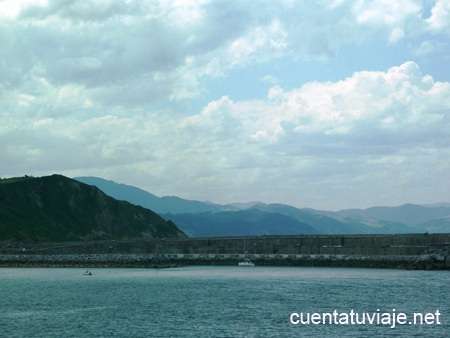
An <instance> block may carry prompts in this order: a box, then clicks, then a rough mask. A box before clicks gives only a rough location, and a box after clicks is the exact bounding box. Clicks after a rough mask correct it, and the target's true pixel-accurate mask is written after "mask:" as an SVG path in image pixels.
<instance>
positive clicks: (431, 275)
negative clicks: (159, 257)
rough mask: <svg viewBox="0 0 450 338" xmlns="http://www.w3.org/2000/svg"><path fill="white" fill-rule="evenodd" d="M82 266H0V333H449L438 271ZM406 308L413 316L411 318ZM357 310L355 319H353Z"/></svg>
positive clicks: (444, 279)
mask: <svg viewBox="0 0 450 338" xmlns="http://www.w3.org/2000/svg"><path fill="white" fill-rule="evenodd" d="M91 272H92V275H90V276H88V275H84V270H83V269H77V268H67V269H66V268H53V269H51V268H37V269H34V268H1V269H0V336H1V337H46V338H48V337H266V338H267V337H450V295H449V280H450V273H449V272H448V271H407V270H388V269H351V268H307V267H289V268H287V267H253V268H252V267H237V266H236V267H234V266H233V267H183V268H173V269H92V270H91ZM352 313H353V315H352ZM401 313H403V314H404V316H405V317H406V319H405V318H404V317H403V316H401V318H403V319H404V320H400V322H401V324H399V323H398V322H397V321H396V320H394V318H395V315H397V316H398V315H399V314H401ZM415 313H419V315H417V321H419V319H420V315H422V322H420V323H419V322H413V319H414V317H413V316H415ZM324 314H327V315H326V316H325V322H323V321H322V319H324V317H323V315H324ZM357 315H358V318H356V316H357ZM366 315H367V317H364V318H365V319H366V322H365V323H364V324H361V323H359V324H358V323H356V319H358V320H359V322H361V319H362V318H363V316H366ZM389 317H390V318H391V320H390V321H389V320H388V318H389ZM381 319H383V320H384V322H382V321H381ZM424 319H426V321H424ZM368 320H371V322H370V323H369V322H368ZM394 324H395V325H394Z"/></svg>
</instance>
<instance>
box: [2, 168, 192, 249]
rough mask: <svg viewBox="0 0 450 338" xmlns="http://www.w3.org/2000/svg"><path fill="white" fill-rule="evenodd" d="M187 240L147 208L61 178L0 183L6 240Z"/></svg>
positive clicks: (56, 176)
mask: <svg viewBox="0 0 450 338" xmlns="http://www.w3.org/2000/svg"><path fill="white" fill-rule="evenodd" d="M146 237H147V238H166V237H175V238H178V237H180V238H184V237H186V235H185V234H184V233H183V232H182V231H180V230H179V229H178V228H177V227H176V226H175V224H173V223H172V222H168V221H166V220H164V219H163V218H162V217H160V216H159V215H157V214H156V213H154V212H153V211H150V210H148V209H146V208H143V207H141V206H136V205H133V204H130V203H129V202H125V201H117V200H115V199H114V198H112V197H110V196H108V195H106V194H105V193H103V192H102V191H101V190H100V189H98V188H96V187H93V186H92V185H87V184H84V183H81V182H79V181H76V180H73V179H70V178H67V177H64V176H61V175H52V176H45V177H39V178H34V177H27V176H26V177H20V178H11V179H0V241H16V242H17V241H19V242H42V241H59V242H63V241H74V240H86V239H122V238H146Z"/></svg>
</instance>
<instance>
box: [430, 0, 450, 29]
mask: <svg viewBox="0 0 450 338" xmlns="http://www.w3.org/2000/svg"><path fill="white" fill-rule="evenodd" d="M427 23H428V24H429V28H430V30H431V31H433V32H435V33H440V32H442V33H446V34H450V2H449V1H447V0H437V1H436V4H435V6H434V7H433V9H432V10H431V16H430V17H429V18H428V19H427Z"/></svg>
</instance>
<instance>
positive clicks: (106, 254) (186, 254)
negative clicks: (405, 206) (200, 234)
mask: <svg viewBox="0 0 450 338" xmlns="http://www.w3.org/2000/svg"><path fill="white" fill-rule="evenodd" d="M449 248H450V234H401V235H395V234H393V235H304V236H303V235H300V236H256V237H220V238H193V239H150V240H121V241H94V242H90V241H85V242H76V243H75V242H68V243H46V244H45V243H41V244H35V245H30V244H19V243H14V244H13V243H9V244H8V243H3V245H2V246H1V248H0V266H91V267H93V266H118V267H127V266H129V267H158V266H178V265H234V264H237V262H238V261H239V260H241V259H243V258H250V259H252V260H253V261H254V262H255V263H256V264H257V265H293V266H355V267H387V268H414V269H450V249H449Z"/></svg>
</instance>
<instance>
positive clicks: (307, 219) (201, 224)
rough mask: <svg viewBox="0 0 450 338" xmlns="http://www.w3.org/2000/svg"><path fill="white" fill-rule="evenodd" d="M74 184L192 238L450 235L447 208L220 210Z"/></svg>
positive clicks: (253, 206)
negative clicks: (137, 208)
mask: <svg viewBox="0 0 450 338" xmlns="http://www.w3.org/2000/svg"><path fill="white" fill-rule="evenodd" d="M75 179H76V180H78V181H80V182H83V183H86V184H91V185H95V186H97V187H98V188H99V189H101V190H102V191H103V192H105V193H106V194H108V195H110V196H112V197H114V198H116V199H118V200H126V201H128V202H130V203H133V204H137V205H141V206H143V207H145V208H148V209H151V210H153V211H155V212H156V213H158V214H160V215H161V216H162V217H163V218H165V219H167V220H169V219H170V220H172V221H173V222H174V223H175V224H176V225H177V226H178V227H179V228H180V229H182V230H183V231H184V232H185V233H186V234H188V235H189V236H191V237H213V236H244V235H255V236H257V235H264V234H266V235H275V234H279V235H281V234H286V235H288V234H292V235H295V234H383V233H386V234H390V233H418V232H426V231H428V232H442V233H443V232H450V204H449V203H438V204H433V205H414V204H405V205H402V206H398V207H373V208H368V209H348V210H341V211H337V212H330V211H321V210H314V209H300V208H295V207H293V206H289V205H284V204H264V203H260V202H251V203H233V204H227V205H220V204H212V203H206V202H201V201H193V200H186V199H182V198H180V197H176V196H166V197H158V196H155V195H153V194H151V193H149V192H147V191H145V190H142V189H139V188H136V187H133V186H129V185H125V184H118V183H115V182H113V181H109V180H105V179H102V178H97V177H77V178H75Z"/></svg>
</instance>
